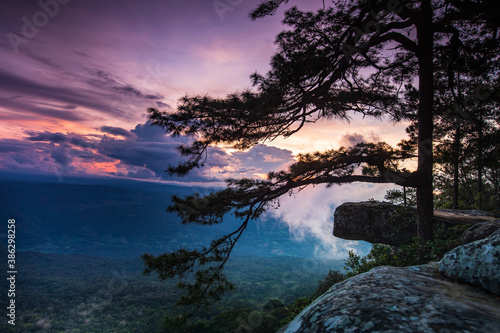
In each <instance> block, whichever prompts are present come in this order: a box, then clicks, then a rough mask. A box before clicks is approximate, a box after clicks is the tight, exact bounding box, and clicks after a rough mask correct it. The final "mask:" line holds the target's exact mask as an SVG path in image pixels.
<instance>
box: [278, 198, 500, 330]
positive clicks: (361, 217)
mask: <svg viewBox="0 0 500 333" xmlns="http://www.w3.org/2000/svg"><path fill="white" fill-rule="evenodd" d="M342 206H344V205H342ZM342 206H340V207H339V208H337V211H336V212H335V219H336V228H337V222H338V221H337V218H338V217H340V219H339V220H340V225H341V226H342V227H341V228H340V230H341V231H340V234H342V232H349V233H350V234H349V237H350V238H349V239H364V240H369V239H371V240H372V241H373V242H381V243H386V244H394V242H388V241H387V240H389V241H390V240H391V238H393V237H395V234H390V231H386V230H382V229H383V228H391V225H390V224H389V225H388V224H387V222H388V221H393V220H394V219H393V218H388V217H390V214H391V212H392V211H393V209H394V206H392V205H390V204H387V203H380V202H378V203H376V202H368V203H357V204H352V203H349V204H347V205H345V206H344V207H342ZM341 207H342V208H341ZM339 212H340V213H339ZM346 214H352V216H354V218H355V219H354V220H352V222H353V223H354V225H355V226H352V225H351V226H350V227H349V229H348V230H346V229H345V227H344V223H348V222H349V221H347V220H348V219H346V218H345V217H346ZM450 214H451V215H453V216H454V217H453V218H455V219H456V220H466V221H470V220H472V219H476V221H477V222H476V223H479V222H481V219H482V218H483V217H482V216H479V219H477V216H471V215H470V214H462V213H458V214H457V213H456V212H450V211H448V212H443V215H450ZM456 216H458V218H457V217H456ZM447 218H448V217H445V219H447ZM356 219H357V221H356ZM396 222H397V221H396ZM452 224H453V223H452ZM499 224H500V221H494V222H487V223H479V224H477V225H475V226H473V227H472V228H470V229H469V230H468V231H467V232H466V233H465V234H464V236H463V238H464V240H463V241H464V242H467V244H464V245H461V246H458V247H456V248H454V249H453V250H451V251H449V252H448V253H447V254H446V255H445V256H444V257H443V259H442V260H441V262H439V263H432V264H428V265H421V266H412V267H405V268H398V267H388V266H383V267H377V268H374V269H372V270H370V271H369V272H367V273H364V274H360V275H357V276H355V277H352V278H350V279H347V280H345V281H342V282H340V283H337V284H336V285H334V286H333V287H331V288H330V289H329V290H328V291H327V292H326V293H325V294H323V295H322V296H321V297H319V298H318V299H316V300H315V301H314V302H313V303H312V304H311V305H309V306H308V307H307V308H306V309H304V310H303V311H302V312H301V313H300V314H299V315H298V316H297V317H296V318H295V319H294V320H293V321H292V322H291V323H290V324H288V325H287V326H286V327H284V328H282V329H281V330H280V331H279V332H280V333H295V332H300V333H306V332H309V333H313V332H403V333H404V332H464V333H465V332H500V298H499V297H498V296H496V295H500V227H498V225H499ZM343 228H344V229H343ZM396 230H399V229H398V228H396ZM337 232H339V231H338V230H337V231H336V232H334V235H337ZM396 232H399V231H396ZM396 235H397V236H396V237H401V238H404V237H410V236H409V235H408V234H406V233H404V232H402V233H400V234H396ZM479 237H482V239H477V238H479ZM484 237H486V238H484ZM469 240H470V241H471V242H469Z"/></svg>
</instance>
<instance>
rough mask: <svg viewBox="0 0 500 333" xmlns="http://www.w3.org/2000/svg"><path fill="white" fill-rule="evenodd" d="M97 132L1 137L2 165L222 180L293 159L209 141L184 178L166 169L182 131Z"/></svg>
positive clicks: (176, 157) (173, 161) (275, 151)
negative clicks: (174, 135)
mask: <svg viewBox="0 0 500 333" xmlns="http://www.w3.org/2000/svg"><path fill="white" fill-rule="evenodd" d="M97 130H98V131H99V132H100V133H99V134H89V135H84V134H78V133H65V134H63V133H60V132H49V131H43V132H37V131H26V132H25V134H26V137H25V138H24V139H2V140H0V161H1V166H0V169H3V170H5V171H30V172H36V173H56V174H59V175H64V174H70V173H71V174H100V175H103V174H104V175H109V176H119V177H127V178H135V179H148V180H171V181H173V180H175V181H184V182H186V183H188V182H220V181H223V180H225V179H227V178H234V177H251V178H254V177H261V176H262V175H263V174H267V173H268V172H269V171H272V170H280V169H283V168H284V167H286V166H287V165H288V164H290V163H291V162H292V161H293V155H292V153H291V152H290V151H288V150H284V149H279V148H276V147H269V146H265V145H259V146H256V147H254V148H252V149H250V150H248V151H244V152H241V151H238V152H234V153H228V152H226V151H225V150H224V149H222V148H217V147H211V148H210V149H209V152H208V158H207V160H206V162H205V163H204V164H205V166H204V168H200V169H194V170H193V172H192V173H190V174H189V175H188V176H187V177H185V178H180V179H179V178H177V177H171V176H169V175H168V174H167V173H165V172H164V171H165V169H167V167H168V166H169V165H177V164H178V163H180V162H181V161H182V158H181V156H180V154H179V152H178V151H177V148H178V147H179V145H182V144H187V143H188V142H189V139H188V138H186V137H177V138H172V137H169V136H167V135H166V134H165V133H164V131H163V130H162V129H161V128H159V127H156V126H151V125H150V124H149V123H144V124H138V125H137V126H136V127H135V128H134V129H132V130H126V129H123V128H120V127H116V126H102V127H99V128H97Z"/></svg>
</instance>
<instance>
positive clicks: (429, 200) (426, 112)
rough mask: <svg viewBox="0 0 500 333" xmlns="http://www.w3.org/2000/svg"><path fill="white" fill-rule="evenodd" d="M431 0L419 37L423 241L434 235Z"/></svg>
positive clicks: (419, 230) (419, 207) (419, 195)
mask: <svg viewBox="0 0 500 333" xmlns="http://www.w3.org/2000/svg"><path fill="white" fill-rule="evenodd" d="M432 16H433V15H432V7H431V0H422V5H421V10H420V17H419V22H418V25H417V39H418V46H419V54H418V63H419V94H420V96H419V97H420V104H419V107H418V114H417V116H418V173H419V175H420V184H419V186H418V187H417V236H418V237H420V238H422V239H424V240H432V238H433V227H434V225H433V220H432V219H433V213H434V208H433V206H434V204H433V184H432V166H433V156H432V130H433V99H434V88H433V81H434V73H433V46H434V34H433V29H432V23H433V18H432Z"/></svg>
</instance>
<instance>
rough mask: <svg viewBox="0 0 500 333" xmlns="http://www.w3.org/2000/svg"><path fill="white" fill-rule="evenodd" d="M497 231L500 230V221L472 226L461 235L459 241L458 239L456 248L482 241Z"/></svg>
mask: <svg viewBox="0 0 500 333" xmlns="http://www.w3.org/2000/svg"><path fill="white" fill-rule="evenodd" d="M499 229H500V220H495V221H489V222H482V223H478V224H474V225H473V226H472V227H470V228H469V229H467V230H466V231H465V232H464V234H463V235H462V237H460V239H458V241H457V244H456V246H459V245H464V244H468V243H472V242H475V241H477V240H480V239H484V238H486V237H488V236H490V235H491V234H492V233H494V232H495V231H497V230H499Z"/></svg>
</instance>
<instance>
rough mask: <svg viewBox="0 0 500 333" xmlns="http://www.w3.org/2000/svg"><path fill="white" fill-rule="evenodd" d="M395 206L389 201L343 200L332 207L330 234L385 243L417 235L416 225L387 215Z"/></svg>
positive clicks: (396, 242)
mask: <svg viewBox="0 0 500 333" xmlns="http://www.w3.org/2000/svg"><path fill="white" fill-rule="evenodd" d="M396 208H397V206H395V205H393V204H391V203H388V202H376V201H374V202H372V201H367V202H347V203H344V204H342V205H340V206H338V207H337V209H335V215H334V227H333V235H334V236H335V237H339V238H343V239H350V240H364V241H367V242H369V243H383V244H388V245H398V244H400V243H401V242H403V241H407V240H410V239H411V238H412V237H414V236H415V235H416V234H417V226H416V224H411V225H398V222H400V221H397V220H394V219H392V218H390V217H391V215H392V214H393V212H394V210H395V209H396ZM414 214H416V210H415V213H414Z"/></svg>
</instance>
